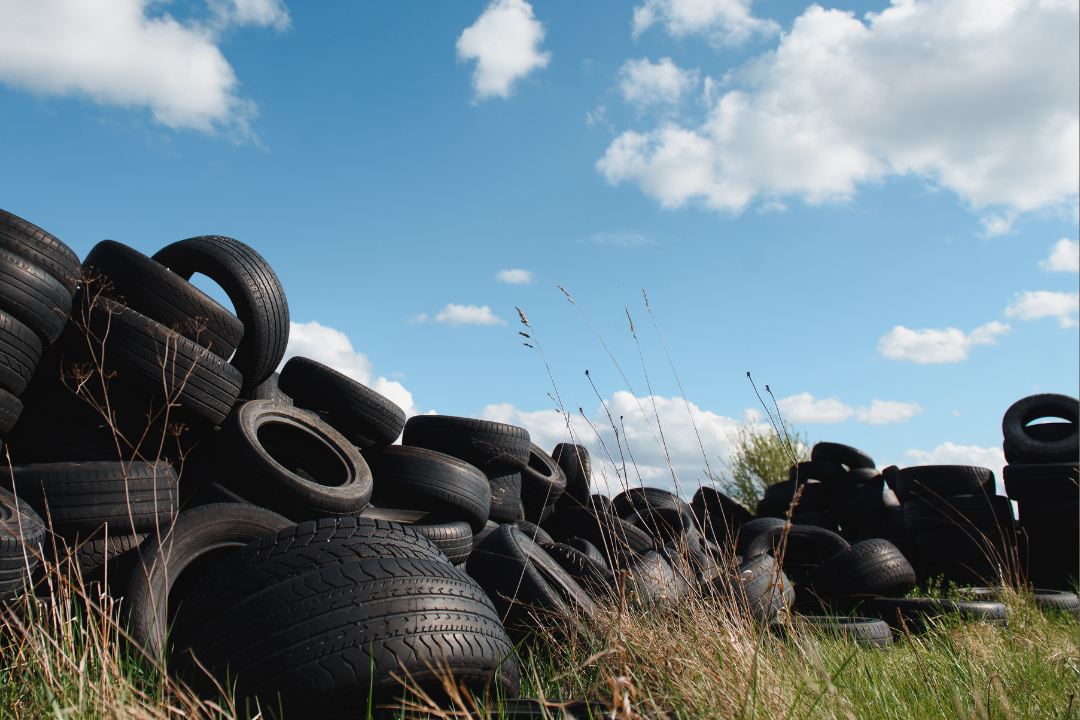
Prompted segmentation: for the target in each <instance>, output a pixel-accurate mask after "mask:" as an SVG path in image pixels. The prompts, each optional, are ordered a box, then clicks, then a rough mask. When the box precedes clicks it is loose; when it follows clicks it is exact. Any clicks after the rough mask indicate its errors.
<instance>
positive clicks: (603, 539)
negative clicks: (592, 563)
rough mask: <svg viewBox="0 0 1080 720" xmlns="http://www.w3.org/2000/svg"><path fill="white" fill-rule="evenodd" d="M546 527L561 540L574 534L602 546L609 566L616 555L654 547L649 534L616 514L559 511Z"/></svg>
mask: <svg viewBox="0 0 1080 720" xmlns="http://www.w3.org/2000/svg"><path fill="white" fill-rule="evenodd" d="M544 529H545V530H547V531H548V533H549V534H550V535H551V537H553V538H555V540H557V541H559V542H562V541H563V540H566V539H568V538H571V537H580V538H584V539H585V540H588V541H589V542H591V543H592V544H593V545H595V546H596V547H598V548H600V550H601V551H602V552H603V553H604V556H605V557H606V558H607V561H608V565H612V561H613V558H615V557H617V556H618V555H620V554H622V553H637V554H643V553H646V552H649V551H650V550H652V549H653V547H654V546H655V542H654V541H653V539H652V537H651V536H650V535H649V534H648V533H646V532H644V531H643V530H640V529H639V528H636V527H634V526H633V525H631V524H630V523H627V522H624V521H623V520H620V519H619V517H618V516H617V515H610V514H608V513H605V512H603V511H592V510H585V509H582V508H567V509H566V510H560V511H559V512H558V513H556V514H555V515H553V516H552V517H551V519H550V520H548V522H547V523H545V524H544ZM612 567H613V565H612Z"/></svg>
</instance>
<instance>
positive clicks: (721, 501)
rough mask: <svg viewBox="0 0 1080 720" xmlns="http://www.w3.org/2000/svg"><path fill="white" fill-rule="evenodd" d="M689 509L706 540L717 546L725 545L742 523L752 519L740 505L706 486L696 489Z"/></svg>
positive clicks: (751, 515)
mask: <svg viewBox="0 0 1080 720" xmlns="http://www.w3.org/2000/svg"><path fill="white" fill-rule="evenodd" d="M690 507H691V508H692V509H693V511H694V517H696V518H697V520H698V524H699V525H700V526H701V530H702V532H703V533H704V534H705V537H706V539H708V540H710V541H712V542H714V543H716V544H717V545H724V544H725V543H727V542H728V540H729V539H730V538H731V537H732V536H733V535H734V534H736V533H737V532H738V530H739V528H740V527H741V526H742V525H743V523H747V522H750V521H751V520H753V519H754V516H753V514H752V513H751V512H750V511H749V510H747V509H746V508H744V507H743V506H742V505H741V504H739V503H738V502H736V501H735V500H732V499H731V498H729V497H728V496H727V495H725V494H724V493H722V492H720V491H719V490H717V489H716V488H713V487H708V486H703V487H700V488H698V489H697V492H695V493H694V497H693V498H692V499H691V502H690Z"/></svg>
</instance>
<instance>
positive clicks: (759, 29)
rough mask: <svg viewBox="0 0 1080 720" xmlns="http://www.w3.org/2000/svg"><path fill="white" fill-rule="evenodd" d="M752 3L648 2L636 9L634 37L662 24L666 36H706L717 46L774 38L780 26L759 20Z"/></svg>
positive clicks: (719, 0)
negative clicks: (768, 37)
mask: <svg viewBox="0 0 1080 720" xmlns="http://www.w3.org/2000/svg"><path fill="white" fill-rule="evenodd" d="M751 2H753V0H645V3H644V4H642V5H639V6H637V7H636V8H634V23H633V26H634V37H637V36H638V35H640V34H641V33H643V32H645V31H646V30H648V29H649V28H650V27H652V26H653V25H655V24H657V23H659V24H660V25H662V26H663V27H664V29H665V30H666V31H667V33H668V34H669V35H671V36H673V37H676V38H681V37H685V36H687V35H704V36H706V37H708V38H709V41H710V42H711V43H712V44H714V45H717V46H723V45H737V44H739V43H741V42H744V41H746V40H747V39H749V38H750V37H751V36H753V35H775V34H776V33H778V32H779V31H780V26H779V25H777V24H776V23H775V22H773V21H772V20H763V19H761V18H756V17H754V16H753V14H751V12H750V4H751Z"/></svg>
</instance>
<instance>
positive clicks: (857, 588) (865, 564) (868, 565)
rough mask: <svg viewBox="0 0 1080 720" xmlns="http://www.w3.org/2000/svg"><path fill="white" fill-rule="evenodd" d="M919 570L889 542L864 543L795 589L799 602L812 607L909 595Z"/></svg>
mask: <svg viewBox="0 0 1080 720" xmlns="http://www.w3.org/2000/svg"><path fill="white" fill-rule="evenodd" d="M915 580H916V578H915V568H913V567H912V566H911V563H910V562H908V560H907V558H906V557H904V555H903V553H901V552H900V550H899V549H897V547H896V546H895V545H893V544H892V543H891V542H889V541H888V540H883V539H874V540H863V541H861V542H857V543H855V544H854V545H852V546H851V547H850V548H849V549H847V550H845V551H843V552H841V553H838V554H836V555H834V556H833V557H831V558H829V559H828V560H826V561H825V562H823V563H821V565H819V566H818V567H817V569H816V570H813V571H812V572H810V573H809V574H807V575H806V577H804V578H803V579H802V580H801V581H800V582H798V583H796V585H795V599H796V602H798V603H800V604H803V603H807V604H811V603H813V602H815V601H820V600H826V601H827V600H833V599H838V598H849V597H858V596H875V595H888V594H891V593H896V592H906V591H907V589H908V588H910V587H911V586H913V585H914V584H915Z"/></svg>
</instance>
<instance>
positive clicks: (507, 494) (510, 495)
mask: <svg viewBox="0 0 1080 720" xmlns="http://www.w3.org/2000/svg"><path fill="white" fill-rule="evenodd" d="M484 475H485V476H487V479H488V487H489V488H490V489H491V508H490V509H489V510H488V518H490V519H491V520H494V521H496V522H500V523H507V522H514V521H515V520H517V518H518V515H520V514H522V512H523V511H522V507H521V473H520V472H519V471H517V470H489V471H487V472H486V473H484Z"/></svg>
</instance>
